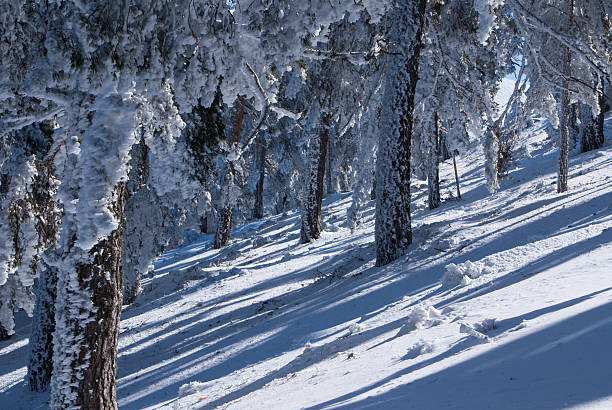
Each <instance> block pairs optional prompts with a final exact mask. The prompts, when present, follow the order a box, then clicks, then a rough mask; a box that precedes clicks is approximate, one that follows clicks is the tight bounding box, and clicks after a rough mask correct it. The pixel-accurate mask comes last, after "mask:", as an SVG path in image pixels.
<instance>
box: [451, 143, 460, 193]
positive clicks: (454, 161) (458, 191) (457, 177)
mask: <svg viewBox="0 0 612 410" xmlns="http://www.w3.org/2000/svg"><path fill="white" fill-rule="evenodd" d="M455 153H456V151H455V150H453V168H455V185H456V186H457V201H459V200H460V199H461V190H460V189H459V173H458V172H457V160H456V159H455Z"/></svg>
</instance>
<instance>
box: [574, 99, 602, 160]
mask: <svg viewBox="0 0 612 410" xmlns="http://www.w3.org/2000/svg"><path fill="white" fill-rule="evenodd" d="M577 105H578V109H579V116H580V151H581V152H588V151H592V150H594V149H597V148H599V145H598V142H599V141H597V140H598V138H597V117H593V112H592V110H591V107H589V106H588V105H587V104H583V103H577Z"/></svg>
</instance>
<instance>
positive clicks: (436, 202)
mask: <svg viewBox="0 0 612 410" xmlns="http://www.w3.org/2000/svg"><path fill="white" fill-rule="evenodd" d="M434 138H435V147H434V150H435V151H434V155H433V156H434V158H431V159H430V160H431V166H430V170H429V171H430V172H429V175H428V176H427V186H428V190H427V193H428V200H429V201H428V202H429V209H430V210H433V209H436V208H437V207H439V206H440V130H439V127H438V113H434Z"/></svg>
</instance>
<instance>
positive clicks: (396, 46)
mask: <svg viewBox="0 0 612 410" xmlns="http://www.w3.org/2000/svg"><path fill="white" fill-rule="evenodd" d="M425 5H426V1H424V0H419V1H415V2H409V3H396V4H395V5H394V8H393V10H392V12H391V15H392V17H391V18H392V22H391V29H390V30H391V32H390V35H389V41H390V43H391V44H392V49H391V55H389V56H387V75H386V81H385V91H384V98H383V101H384V102H385V104H384V105H383V112H382V129H381V133H380V140H379V144H378V146H379V149H378V156H377V163H376V265H377V266H381V265H386V264H388V263H390V262H393V261H394V260H395V259H397V258H398V257H400V256H402V255H403V254H404V252H405V251H406V249H407V248H408V246H409V245H410V244H411V243H412V226H411V216H410V199H411V198H410V172H411V169H410V143H411V137H412V125H413V118H412V115H413V110H414V94H415V88H416V83H417V80H418V71H419V57H420V52H421V46H422V34H423V25H424V17H425V16H424V14H425Z"/></svg>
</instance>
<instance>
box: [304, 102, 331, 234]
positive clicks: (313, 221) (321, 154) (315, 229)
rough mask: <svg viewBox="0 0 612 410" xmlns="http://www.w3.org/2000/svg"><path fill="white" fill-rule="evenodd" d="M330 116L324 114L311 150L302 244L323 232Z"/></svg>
mask: <svg viewBox="0 0 612 410" xmlns="http://www.w3.org/2000/svg"><path fill="white" fill-rule="evenodd" d="M330 120H331V119H330V115H329V114H322V121H321V125H320V128H319V130H318V141H316V142H315V143H314V144H313V145H314V146H313V147H312V148H311V158H310V175H309V176H308V180H307V181H306V187H305V189H306V195H305V198H304V208H303V209H302V228H301V232H300V235H301V242H302V243H308V242H311V241H313V240H315V239H317V238H318V237H319V236H320V235H321V232H322V231H323V224H322V221H321V210H322V203H323V188H324V186H323V182H324V181H323V178H324V177H325V162H326V154H327V144H328V143H329V124H330Z"/></svg>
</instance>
